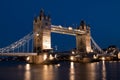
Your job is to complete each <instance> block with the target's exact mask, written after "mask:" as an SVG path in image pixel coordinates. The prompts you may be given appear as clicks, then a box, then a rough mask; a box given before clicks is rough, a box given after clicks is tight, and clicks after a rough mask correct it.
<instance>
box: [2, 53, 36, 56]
mask: <svg viewBox="0 0 120 80" xmlns="http://www.w3.org/2000/svg"><path fill="white" fill-rule="evenodd" d="M35 55H37V53H0V56H35Z"/></svg>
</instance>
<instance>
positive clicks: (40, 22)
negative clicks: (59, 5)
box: [33, 10, 51, 53]
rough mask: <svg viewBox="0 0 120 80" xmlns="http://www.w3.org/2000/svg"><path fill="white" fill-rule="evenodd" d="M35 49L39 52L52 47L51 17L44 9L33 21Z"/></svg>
mask: <svg viewBox="0 0 120 80" xmlns="http://www.w3.org/2000/svg"><path fill="white" fill-rule="evenodd" d="M33 33H34V42H33V49H34V50H33V51H34V52H37V53H41V52H46V51H49V50H50V49H51V19H50V16H46V15H45V14H44V11H43V10H41V11H40V15H39V16H38V17H37V18H35V19H34V21H33Z"/></svg>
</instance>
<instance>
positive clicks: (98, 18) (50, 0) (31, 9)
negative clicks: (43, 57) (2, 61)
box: [0, 0, 120, 50]
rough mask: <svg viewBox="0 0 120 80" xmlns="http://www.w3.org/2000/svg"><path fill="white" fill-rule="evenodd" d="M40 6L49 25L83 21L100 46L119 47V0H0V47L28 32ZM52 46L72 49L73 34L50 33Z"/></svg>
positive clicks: (66, 24) (72, 23)
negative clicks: (48, 18)
mask: <svg viewBox="0 0 120 80" xmlns="http://www.w3.org/2000/svg"><path fill="white" fill-rule="evenodd" d="M42 8H43V9H44V11H45V13H46V14H50V15H51V19H52V24H54V25H62V26H73V28H76V25H77V26H79V24H80V21H81V20H85V21H86V23H87V24H88V25H90V27H91V35H92V37H93V38H94V40H95V41H96V42H97V44H98V45H99V46H100V47H101V48H106V47H108V46H109V45H117V46H118V47H120V36H119V31H120V1H119V0H0V47H5V46H7V45H9V44H11V43H13V42H14V41H17V40H18V39H20V38H22V37H23V36H24V35H26V34H28V33H29V32H31V31H32V29H33V19H34V16H38V15H39V12H40V10H41V9H42ZM54 46H57V47H58V49H59V50H70V49H72V48H75V37H73V36H69V35H61V34H52V47H53V48H54Z"/></svg>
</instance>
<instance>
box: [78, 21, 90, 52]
mask: <svg viewBox="0 0 120 80" xmlns="http://www.w3.org/2000/svg"><path fill="white" fill-rule="evenodd" d="M78 30H80V31H83V32H85V33H83V34H76V49H77V51H79V52H80V53H89V52H91V39H90V27H88V26H87V25H86V24H85V22H84V21H81V23H80V27H78Z"/></svg>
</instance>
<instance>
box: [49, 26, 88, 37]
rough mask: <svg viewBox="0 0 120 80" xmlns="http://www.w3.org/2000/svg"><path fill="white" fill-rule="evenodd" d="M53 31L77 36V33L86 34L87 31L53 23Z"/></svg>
mask: <svg viewBox="0 0 120 80" xmlns="http://www.w3.org/2000/svg"><path fill="white" fill-rule="evenodd" d="M51 32H55V33H60V34H68V35H73V36H76V34H85V33H86V32H85V31H83V30H78V29H73V28H72V27H68V28H65V27H62V26H55V25H51Z"/></svg>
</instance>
